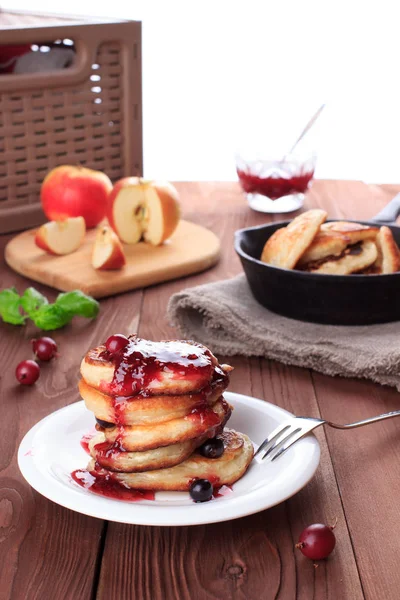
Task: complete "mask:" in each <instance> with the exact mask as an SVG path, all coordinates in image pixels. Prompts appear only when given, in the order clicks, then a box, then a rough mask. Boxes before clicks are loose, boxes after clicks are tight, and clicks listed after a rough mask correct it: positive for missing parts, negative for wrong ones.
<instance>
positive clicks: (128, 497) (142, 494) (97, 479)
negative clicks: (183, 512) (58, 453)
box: [71, 469, 155, 502]
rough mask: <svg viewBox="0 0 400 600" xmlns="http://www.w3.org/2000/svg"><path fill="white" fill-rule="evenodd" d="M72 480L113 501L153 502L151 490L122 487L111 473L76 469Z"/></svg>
mask: <svg viewBox="0 0 400 600" xmlns="http://www.w3.org/2000/svg"><path fill="white" fill-rule="evenodd" d="M71 477H72V479H73V480H74V481H75V482H76V483H77V484H78V485H80V486H81V487H83V488H85V489H86V490H88V491H89V492H92V493H93V494H98V495H99V496H106V497H107V498H113V499H114V500H125V501H128V502H138V501H139V500H154V498H155V494H154V492H153V491H152V490H134V489H131V488H127V487H125V486H124V485H122V484H121V483H120V482H119V481H118V480H117V479H115V478H114V477H113V475H112V474H111V473H107V474H103V473H99V472H97V471H86V469H78V470H76V471H73V472H72V473H71Z"/></svg>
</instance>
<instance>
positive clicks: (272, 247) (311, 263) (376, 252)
mask: <svg viewBox="0 0 400 600" xmlns="http://www.w3.org/2000/svg"><path fill="white" fill-rule="evenodd" d="M327 216H328V215H327V213H326V212H325V211H324V210H320V209H314V210H309V211H307V212H305V213H303V214H301V215H300V216H298V217H296V218H295V219H293V221H292V222H291V223H289V225H287V226H286V227H282V228H280V229H278V230H277V231H275V232H274V233H273V234H272V236H271V237H270V238H269V239H268V240H267V242H266V244H265V246H264V249H263V252H262V255H261V260H262V261H263V262H265V263H268V264H270V265H273V266H276V267H282V268H286V269H298V270H301V271H307V272H309V273H321V274H329V275H350V274H352V273H358V274H387V273H395V272H396V271H399V270H400V251H399V248H398V246H397V244H396V242H395V240H394V238H393V234H392V232H391V230H390V229H389V227H386V226H382V227H380V228H379V227H374V226H371V225H362V224H361V223H354V222H352V221H331V222H328V223H325V220H326V218H327Z"/></svg>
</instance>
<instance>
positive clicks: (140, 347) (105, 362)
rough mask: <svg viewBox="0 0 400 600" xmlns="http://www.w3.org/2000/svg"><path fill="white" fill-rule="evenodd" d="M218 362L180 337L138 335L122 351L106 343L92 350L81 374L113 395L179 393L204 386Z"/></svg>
mask: <svg viewBox="0 0 400 600" xmlns="http://www.w3.org/2000/svg"><path fill="white" fill-rule="evenodd" d="M217 365H218V361H217V359H216V358H215V356H214V355H213V354H212V353H211V352H210V350H208V348H206V347H205V346H203V345H202V344H197V343H196V342H186V341H180V340H171V341H162V342H152V341H148V340H142V339H140V338H137V337H135V336H133V337H131V338H130V339H129V344H128V346H127V347H126V348H125V349H124V350H123V351H122V352H119V353H116V354H110V353H108V352H107V350H106V348H105V346H98V347H97V348H93V349H91V350H89V352H88V353H87V354H86V356H85V357H84V359H83V360H82V363H81V369H80V370H81V375H82V377H83V379H84V380H85V381H86V383H88V384H89V385H90V386H92V387H94V388H96V389H98V390H100V391H101V392H104V393H106V394H110V395H116V396H134V395H136V394H138V393H140V394H142V395H146V396H149V395H158V396H159V395H162V394H166V395H178V394H190V393H193V392H197V391H199V390H201V389H203V388H204V387H205V386H206V385H207V384H208V383H209V381H210V380H211V378H212V376H213V372H214V368H215V366H217Z"/></svg>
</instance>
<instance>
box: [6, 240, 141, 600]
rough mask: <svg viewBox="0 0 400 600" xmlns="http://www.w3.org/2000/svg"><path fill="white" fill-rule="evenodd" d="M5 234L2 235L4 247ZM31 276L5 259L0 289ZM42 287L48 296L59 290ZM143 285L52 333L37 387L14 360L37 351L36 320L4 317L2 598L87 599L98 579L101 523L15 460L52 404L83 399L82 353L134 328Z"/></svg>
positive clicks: (24, 282)
mask: <svg viewBox="0 0 400 600" xmlns="http://www.w3.org/2000/svg"><path fill="white" fill-rule="evenodd" d="M7 239H9V237H8V238H6V237H2V238H0V252H1V253H2V252H3V249H4V244H5V242H6V240H7ZM30 283H31V282H29V281H27V280H25V279H23V278H22V277H18V276H16V275H15V273H13V272H12V271H11V270H10V269H9V268H8V267H6V266H5V264H4V262H2V263H1V264H0V289H3V288H5V287H9V286H11V285H15V286H16V287H17V288H18V290H19V291H20V292H22V291H23V290H24V289H25V287H27V286H28V285H30ZM37 289H39V290H40V291H42V292H43V293H45V294H46V295H47V296H48V297H49V299H50V300H51V299H53V298H54V292H53V291H52V290H50V289H48V288H45V287H44V286H37ZM141 296H142V294H141V292H136V293H133V294H130V295H129V296H128V295H125V296H122V297H120V298H118V300H117V299H110V300H107V301H103V302H102V304H101V312H100V315H99V317H98V319H97V320H96V321H93V322H87V321H86V320H80V319H77V320H76V322H74V323H73V324H71V325H69V326H67V327H66V328H65V329H63V330H59V331H56V332H54V333H53V334H52V335H53V337H54V339H55V340H56V341H57V343H58V345H59V353H60V356H59V358H57V359H56V360H54V361H52V362H51V363H49V364H44V365H42V369H41V376H40V379H39V380H38V382H37V383H36V384H35V385H34V386H33V387H30V388H29V387H26V388H23V387H20V386H18V384H17V382H16V380H15V377H14V371H15V367H16V365H17V364H18V363H19V362H20V361H21V360H24V359H26V358H31V357H32V352H31V347H30V340H31V338H32V337H34V336H36V335H37V334H38V331H37V330H36V329H35V328H34V327H33V326H27V327H16V326H13V325H6V324H4V323H0V361H1V365H2V371H1V376H0V404H1V426H2V432H3V434H2V435H1V436H0V546H1V561H0V581H1V589H0V598H1V599H2V600H3V599H4V600H6V599H7V600H8V599H12V600H20V599H22V598H24V600H25V599H26V600H30V599H33V598H35V599H37V598H43V599H47V598H49V599H50V598H52V599H53V598H54V599H62V600H76V599H77V598H79V600H86V599H87V600H89V599H90V598H91V597H92V588H93V585H94V582H95V574H96V567H97V555H98V550H99V548H100V543H101V538H102V536H103V522H102V521H101V520H98V519H93V518H90V517H86V516H84V515H81V514H79V513H75V512H73V511H70V510H67V509H64V508H62V507H60V506H58V505H56V504H54V503H52V502H50V501H48V500H47V499H45V498H44V497H42V496H40V495H39V494H38V493H36V492H35V491H34V490H32V488H31V487H30V486H29V485H28V484H27V483H26V482H25V481H24V479H23V477H22V475H21V473H20V472H19V469H18V466H17V460H16V456H17V450H18V446H19V443H20V441H21V439H22V437H23V436H24V435H25V433H26V432H27V431H28V430H29V429H30V428H31V427H32V426H33V425H34V424H35V423H36V422H37V421H39V420H40V419H42V418H43V417H45V416H46V415H48V414H50V413H51V412H53V411H54V410H57V409H58V408H61V407H62V406H66V405H68V404H70V403H72V402H75V401H77V400H78V399H79V397H78V391H77V382H78V370H79V363H80V359H81V357H82V356H83V354H84V352H86V350H87V348H88V347H90V346H93V345H96V344H97V343H98V342H99V341H101V340H104V336H107V335H108V334H109V333H110V332H114V331H116V330H122V329H123V325H125V326H126V327H127V328H128V329H129V330H131V329H134V328H135V327H137V323H138V320H139V311H140V305H141V299H142V298H141Z"/></svg>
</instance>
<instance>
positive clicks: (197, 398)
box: [79, 367, 228, 425]
mask: <svg viewBox="0 0 400 600" xmlns="http://www.w3.org/2000/svg"><path fill="white" fill-rule="evenodd" d="M215 370H216V373H215V378H214V379H213V380H212V381H211V383H210V384H209V385H207V386H206V387H205V388H204V389H203V390H202V391H200V392H197V393H195V394H182V395H178V396H173V395H172V396H149V397H148V398H146V397H142V396H134V397H132V398H125V397H120V398H114V397H113V396H109V395H108V394H103V393H102V392H99V391H98V390H96V389H95V388H93V387H91V386H89V385H88V384H87V383H86V382H85V380H84V379H81V380H80V382H79V393H80V395H81V396H82V398H83V400H84V401H85V405H86V408H87V409H88V410H90V411H91V412H93V413H94V415H95V416H96V417H97V418H98V419H101V420H103V421H107V422H108V423H115V424H118V425H145V424H148V425H156V424H157V423H162V422H164V421H170V420H171V419H179V418H181V417H185V416H186V415H188V414H190V413H191V412H192V411H193V410H194V409H195V408H197V407H201V406H204V404H207V405H208V406H213V405H214V404H215V403H216V402H217V400H218V399H219V398H220V396H222V394H223V393H224V391H225V390H226V388H227V386H228V383H227V378H226V377H223V376H221V377H220V376H219V369H218V368H217V367H216V369H215Z"/></svg>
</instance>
